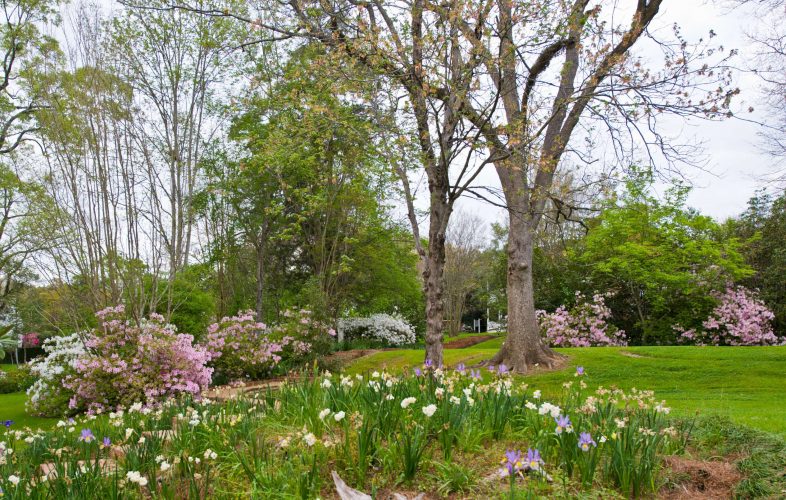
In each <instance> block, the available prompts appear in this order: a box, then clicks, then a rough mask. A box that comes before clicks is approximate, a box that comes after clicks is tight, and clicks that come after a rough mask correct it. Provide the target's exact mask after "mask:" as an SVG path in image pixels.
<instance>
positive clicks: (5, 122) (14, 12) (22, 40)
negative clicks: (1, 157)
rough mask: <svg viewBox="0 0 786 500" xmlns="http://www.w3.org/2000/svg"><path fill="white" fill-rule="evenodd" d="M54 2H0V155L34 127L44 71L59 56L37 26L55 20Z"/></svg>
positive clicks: (52, 41) (45, 81)
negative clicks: (1, 20)
mask: <svg viewBox="0 0 786 500" xmlns="http://www.w3.org/2000/svg"><path fill="white" fill-rule="evenodd" d="M57 3H58V2H56V1H47V0H18V1H8V2H5V1H4V2H2V5H0V12H1V13H2V16H3V23H2V24H0V56H1V57H2V67H0V154H7V153H10V152H12V151H14V150H16V149H17V148H18V147H19V146H20V145H21V144H22V143H23V142H24V141H25V140H26V139H27V138H29V137H30V135H31V134H32V133H33V132H35V131H36V129H37V128H38V126H37V124H36V122H35V117H36V113H37V112H38V111H40V110H41V109H43V106H44V104H43V102H42V100H41V97H42V91H43V89H45V88H46V86H47V84H48V82H49V78H48V77H47V76H46V73H47V72H48V70H49V69H50V68H51V67H56V65H57V64H56V63H57V60H58V58H59V55H60V52H59V48H58V44H57V41H56V40H55V39H54V38H52V37H50V36H46V35H44V34H43V33H42V32H41V30H40V27H41V26H42V25H44V24H45V23H47V22H53V21H54V22H56V21H57V20H58V16H57Z"/></svg>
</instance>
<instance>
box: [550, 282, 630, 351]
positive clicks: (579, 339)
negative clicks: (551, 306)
mask: <svg viewBox="0 0 786 500" xmlns="http://www.w3.org/2000/svg"><path fill="white" fill-rule="evenodd" d="M537 314H538V323H539V324H540V328H541V331H542V332H543V334H544V336H545V337H546V339H547V340H548V342H549V344H550V345H552V346H555V347H596V346H624V345H627V341H626V339H625V332H624V331H623V330H620V329H618V328H616V327H615V326H614V325H612V324H610V323H608V320H609V319H610V318H611V310H610V309H609V308H608V306H606V303H605V297H604V296H603V295H602V294H599V293H596V294H594V295H593V296H592V301H588V300H587V299H586V298H585V297H584V295H583V294H581V293H578V292H577V293H576V301H575V304H574V305H573V307H571V308H570V309H568V308H567V307H565V306H564V305H563V306H560V307H558V308H557V310H556V311H554V312H553V313H547V312H546V311H537Z"/></svg>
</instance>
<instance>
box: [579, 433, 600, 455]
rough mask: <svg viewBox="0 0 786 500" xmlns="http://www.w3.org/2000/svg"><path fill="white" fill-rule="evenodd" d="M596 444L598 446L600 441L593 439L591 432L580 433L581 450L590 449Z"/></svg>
mask: <svg viewBox="0 0 786 500" xmlns="http://www.w3.org/2000/svg"><path fill="white" fill-rule="evenodd" d="M594 446H598V443H596V442H595V441H594V440H593V439H592V436H591V435H590V433H589V432H582V433H581V434H579V448H581V451H589V450H590V447H594Z"/></svg>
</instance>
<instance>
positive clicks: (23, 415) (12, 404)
mask: <svg viewBox="0 0 786 500" xmlns="http://www.w3.org/2000/svg"><path fill="white" fill-rule="evenodd" d="M0 370H4V371H7V372H11V371H14V370H16V366H15V365H5V364H4V365H0ZM26 399H27V394H25V393H24V392H13V393H11V394H0V422H4V421H6V420H13V421H14V426H15V427H23V426H30V427H32V428H36V427H41V428H42V429H48V428H50V427H52V426H53V425H54V424H55V422H57V419H54V418H39V417H33V416H30V415H28V414H27V412H26V411H25V401H26Z"/></svg>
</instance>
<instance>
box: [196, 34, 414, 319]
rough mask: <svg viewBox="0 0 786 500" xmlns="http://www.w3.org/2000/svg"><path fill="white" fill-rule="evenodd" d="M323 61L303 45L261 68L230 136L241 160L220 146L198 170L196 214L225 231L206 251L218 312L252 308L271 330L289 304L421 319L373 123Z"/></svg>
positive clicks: (329, 312) (405, 238)
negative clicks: (201, 172)
mask: <svg viewBox="0 0 786 500" xmlns="http://www.w3.org/2000/svg"><path fill="white" fill-rule="evenodd" d="M328 57H329V56H327V55H326V54H324V53H322V52H321V51H319V50H317V49H316V48H315V47H311V46H305V47H303V48H301V49H299V50H297V51H295V52H293V53H292V54H291V58H290V60H288V61H287V62H286V64H284V65H283V67H282V68H281V69H280V71H281V74H280V75H279V74H277V73H276V71H272V73H273V74H271V67H269V66H260V67H259V68H258V70H257V77H258V79H259V80H260V82H258V87H256V88H255V89H254V92H253V93H252V94H251V97H250V98H249V99H248V100H247V101H244V102H243V103H242V106H241V109H242V114H239V115H238V116H236V117H235V120H234V122H233V126H232V131H231V134H230V135H231V138H232V139H234V140H235V141H237V142H239V143H241V144H242V145H243V146H244V148H245V149H244V153H245V157H243V158H242V159H239V160H238V159H233V157H232V155H230V154H229V153H228V152H227V151H224V150H220V149H218V150H216V151H215V152H214V154H213V155H212V157H211V158H210V159H209V160H208V161H207V162H206V163H205V168H206V170H207V172H208V175H209V180H210V182H209V185H208V186H207V188H206V189H205V190H203V191H202V192H201V193H200V194H199V195H198V197H197V198H198V203H197V206H198V208H199V210H200V212H201V213H203V214H205V215H206V216H208V217H210V218H211V219H212V220H214V221H215V222H216V225H217V227H219V228H221V229H222V233H221V234H220V235H219V236H218V237H217V238H216V239H215V240H214V242H213V245H212V248H211V254H212V255H211V260H212V261H213V262H214V263H215V264H216V265H217V266H219V270H220V273H219V274H217V276H216V280H215V287H216V289H217V290H218V291H219V296H220V299H219V310H220V312H222V313H226V312H231V313H234V310H231V309H232V308H235V307H237V306H241V305H242V307H244V308H246V307H249V306H253V305H254V304H255V303H258V307H257V309H258V312H259V313H261V316H260V318H261V319H263V320H264V321H266V322H268V323H275V322H277V321H279V320H280V318H281V313H282V311H284V310H286V309H287V308H290V307H308V308H310V309H312V310H314V311H315V312H318V313H319V314H321V315H324V317H325V318H328V319H335V318H337V317H338V316H340V315H343V314H347V313H350V312H351V313H356V314H369V313H373V312H380V311H392V310H394V309H396V308H398V309H399V310H400V311H401V312H403V313H404V314H406V315H411V316H413V317H419V316H420V315H421V314H420V311H421V310H422V308H421V300H422V299H421V293H420V286H419V282H418V280H417V269H416V264H417V257H416V256H415V255H414V253H413V252H412V251H411V243H410V242H409V240H410V236H409V235H408V234H407V233H406V231H404V230H403V229H402V228H400V227H399V226H397V225H396V224H394V223H393V222H392V221H391V220H390V219H389V218H388V216H387V215H386V213H385V207H384V205H383V201H384V200H385V198H386V194H385V190H386V186H388V183H389V181H390V179H389V177H390V176H389V174H388V173H387V170H386V167H385V165H384V164H383V163H382V162H381V157H380V153H379V150H378V148H379V147H380V144H378V141H377V140H376V138H375V134H374V125H373V123H372V120H371V116H370V114H369V113H368V112H367V110H366V109H365V108H364V107H363V106H361V105H360V104H358V103H357V102H353V101H352V99H350V98H349V97H348V96H349V95H350V93H351V89H349V88H347V84H346V83H342V80H340V79H336V78H335V75H332V74H330V73H329V72H328V69H327V64H326V63H327V62H328V59H327V58H328ZM244 271H245V272H244ZM258 301H259V302H258ZM227 309H230V310H229V311H227Z"/></svg>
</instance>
